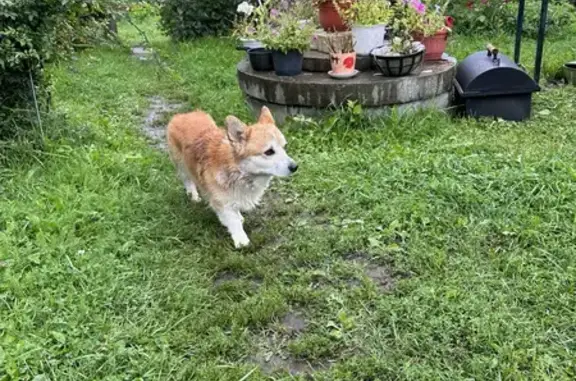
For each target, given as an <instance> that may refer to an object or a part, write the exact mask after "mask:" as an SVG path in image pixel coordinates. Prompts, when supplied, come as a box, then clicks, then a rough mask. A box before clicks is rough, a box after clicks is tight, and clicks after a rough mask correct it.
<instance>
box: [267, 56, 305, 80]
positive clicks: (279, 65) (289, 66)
mask: <svg viewBox="0 0 576 381" xmlns="http://www.w3.org/2000/svg"><path fill="white" fill-rule="evenodd" d="M272 58H273V61H274V70H275V71H276V75H280V76H295V75H298V74H301V73H302V65H303V64H304V56H303V55H302V53H300V52H299V51H297V50H291V51H289V52H288V53H282V52H279V51H276V50H275V51H273V52H272Z"/></svg>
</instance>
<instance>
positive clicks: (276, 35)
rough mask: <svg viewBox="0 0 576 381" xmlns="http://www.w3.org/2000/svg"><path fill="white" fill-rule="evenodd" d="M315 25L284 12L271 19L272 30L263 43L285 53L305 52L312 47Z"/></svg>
mask: <svg viewBox="0 0 576 381" xmlns="http://www.w3.org/2000/svg"><path fill="white" fill-rule="evenodd" d="M314 31H315V28H314V25H313V24H312V23H311V22H309V21H307V20H300V19H298V17H297V16H296V15H295V14H293V13H291V12H282V13H280V14H278V15H277V16H275V17H274V18H272V19H271V28H270V29H269V30H268V31H266V33H265V34H264V35H263V36H262V42H263V43H264V45H265V46H266V47H267V48H268V49H271V50H277V51H280V52H283V53H287V52H289V51H293V50H296V51H299V52H304V51H305V50H306V49H308V48H309V47H310V43H311V41H312V36H313V34H314Z"/></svg>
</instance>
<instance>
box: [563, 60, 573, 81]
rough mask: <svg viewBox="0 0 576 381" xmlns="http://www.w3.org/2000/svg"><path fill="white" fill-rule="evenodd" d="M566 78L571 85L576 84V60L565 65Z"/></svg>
mask: <svg viewBox="0 0 576 381" xmlns="http://www.w3.org/2000/svg"><path fill="white" fill-rule="evenodd" d="M564 78H566V82H568V84H570V85H576V61H574V62H568V63H567V64H565V65H564Z"/></svg>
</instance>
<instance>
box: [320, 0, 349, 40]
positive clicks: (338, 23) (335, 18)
mask: <svg viewBox="0 0 576 381" xmlns="http://www.w3.org/2000/svg"><path fill="white" fill-rule="evenodd" d="M342 8H343V9H345V8H347V7H342ZM318 18H319V21H320V25H321V26H322V28H323V29H324V30H325V31H326V32H344V31H347V30H350V28H348V25H346V23H345V22H344V20H343V19H342V17H341V16H340V13H338V9H336V6H335V5H334V3H333V2H332V0H327V1H325V2H323V3H322V4H320V6H319V7H318Z"/></svg>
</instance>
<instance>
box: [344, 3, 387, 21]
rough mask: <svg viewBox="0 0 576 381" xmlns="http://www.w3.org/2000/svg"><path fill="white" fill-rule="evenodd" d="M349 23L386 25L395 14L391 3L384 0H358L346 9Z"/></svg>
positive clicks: (345, 12)
mask: <svg viewBox="0 0 576 381" xmlns="http://www.w3.org/2000/svg"><path fill="white" fill-rule="evenodd" d="M344 14H345V19H346V21H347V23H348V24H355V25H364V26H371V25H386V24H388V23H389V22H390V19H391V17H392V15H393V14H394V12H393V10H392V8H391V6H390V3H389V2H388V1H383V0H358V1H356V2H354V3H353V4H352V5H351V6H350V8H349V9H347V10H345V11H344Z"/></svg>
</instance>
